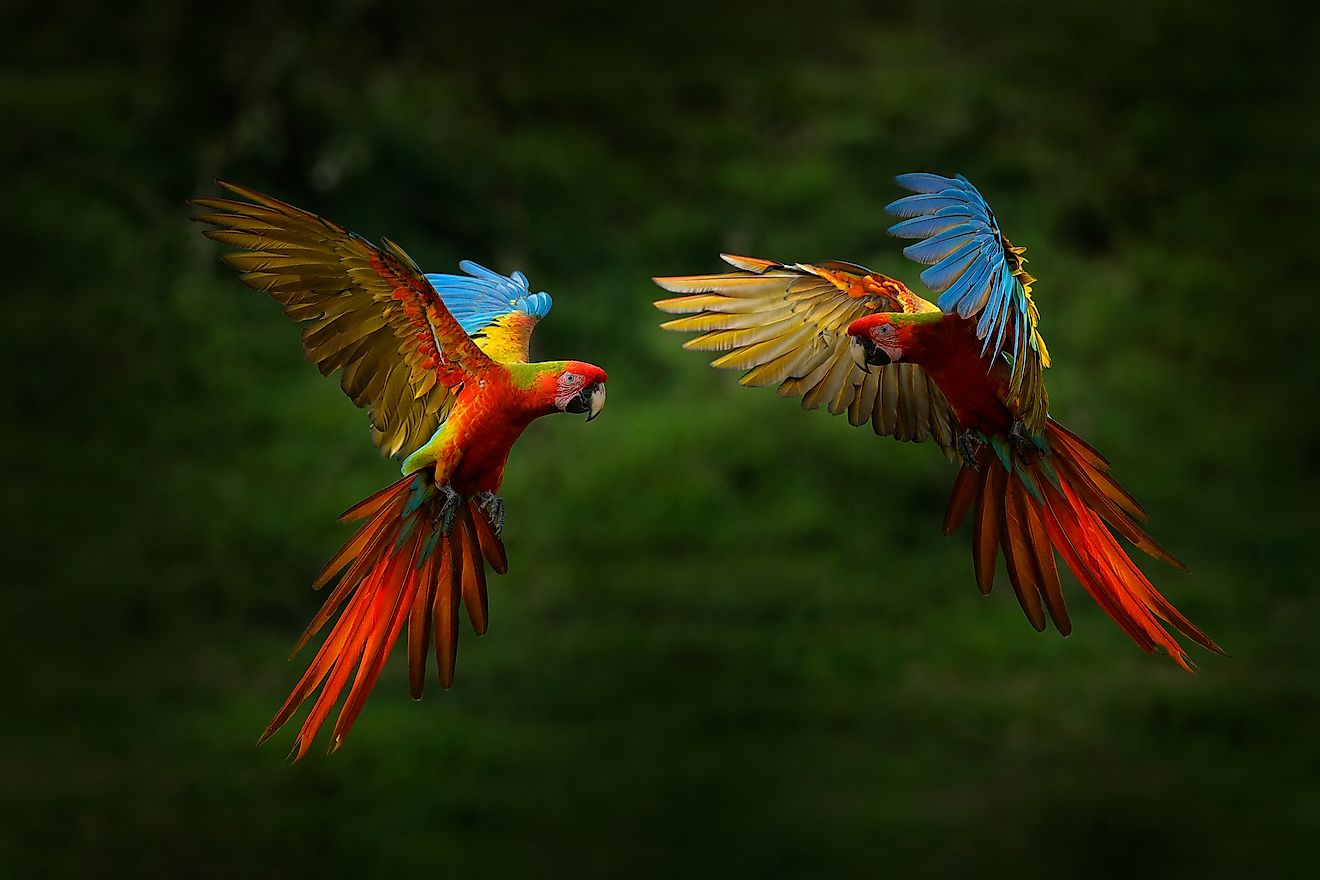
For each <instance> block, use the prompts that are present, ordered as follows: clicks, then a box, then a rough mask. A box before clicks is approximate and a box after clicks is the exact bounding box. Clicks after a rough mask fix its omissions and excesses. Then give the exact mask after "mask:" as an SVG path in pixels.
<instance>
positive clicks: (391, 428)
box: [191, 181, 493, 456]
mask: <svg viewBox="0 0 1320 880" xmlns="http://www.w3.org/2000/svg"><path fill="white" fill-rule="evenodd" d="M220 185H221V186H223V187H225V188H226V189H228V190H229V191H230V192H233V193H235V194H236V195H239V196H242V197H243V198H245V199H248V200H249V201H248V202H240V201H235V200H232V199H193V200H191V204H194V205H198V206H200V207H202V208H208V209H210V211H211V213H205V214H198V215H196V216H194V217H193V218H192V219H193V220H199V221H201V222H203V223H209V224H211V225H212V226H214V227H216V228H215V229H208V230H206V232H205V235H206V236H208V237H209V238H213V239H215V240H216V241H221V242H224V243H225V244H231V245H235V246H237V247H240V248H244V249H245V251H244V252H240V253H234V254H226V255H225V257H224V260H225V262H226V263H228V264H229V265H231V266H233V267H234V268H235V269H237V270H238V271H239V272H240V273H241V274H240V275H239V280H240V281H242V282H243V283H244V284H246V285H247V286H248V287H251V288H253V289H255V290H264V291H266V292H267V293H269V294H270V295H271V296H272V297H274V298H275V300H276V301H277V302H279V303H280V305H282V306H283V307H284V314H286V315H288V316H289V317H290V318H292V319H293V320H295V321H304V322H306V325H305V326H304V328H303V331H302V341H303V349H304V350H305V352H306V355H307V359H308V360H309V361H311V362H312V363H313V364H315V365H316V366H317V368H318V369H320V371H321V373H322V374H323V375H326V376H328V375H330V374H331V373H332V372H334V371H335V370H341V369H342V371H343V372H342V374H341V377H340V386H341V387H342V388H343V389H344V393H346V394H347V395H348V396H349V397H350V398H352V400H353V402H354V403H356V404H357V405H358V406H361V407H366V408H368V409H369V411H370V416H371V425H372V428H373V432H372V433H373V436H374V439H375V441H376V445H377V446H379V447H380V449H381V451H382V452H384V453H385V454H386V455H391V456H393V455H398V454H399V453H401V452H410V451H412V450H413V449H416V448H417V447H419V446H420V445H421V444H423V443H425V442H426V441H427V440H428V439H429V438H430V437H431V435H432V434H434V433H435V430H436V428H438V427H439V425H440V423H441V422H442V421H443V420H444V418H445V416H446V415H447V414H448V411H449V407H450V406H451V405H452V403H453V395H454V393H456V392H457V390H458V388H459V387H460V386H461V385H462V384H463V382H464V381H465V380H466V379H467V378H468V377H470V376H472V375H473V374H476V373H480V372H481V371H483V370H485V369H488V368H489V367H491V366H493V362H492V361H491V359H490V358H489V357H487V356H486V354H484V353H483V352H482V351H481V349H480V348H478V347H477V345H476V343H475V342H473V341H472V340H471V339H470V338H468V335H467V334H466V333H464V332H463V328H462V327H461V326H460V325H459V323H458V322H457V321H456V320H454V318H453V316H452V315H451V314H450V313H449V311H448V310H447V309H446V308H445V305H444V303H443V302H442V301H441V300H440V297H438V296H436V294H435V291H434V290H432V289H431V285H430V284H428V283H427V281H426V279H425V278H423V277H422V274H421V271H420V270H419V269H418V268H417V266H416V265H415V264H414V263H413V261H412V260H411V259H409V257H408V255H407V254H405V253H404V252H403V250H402V249H401V248H400V247H399V246H398V245H396V244H394V243H393V242H391V241H389V240H385V241H384V242H383V243H382V246H381V247H380V248H376V247H373V246H372V245H371V244H369V243H368V242H367V241H366V240H365V239H363V238H361V237H360V236H357V235H354V234H353V233H351V232H349V231H348V230H346V229H345V228H344V227H342V226H340V225H338V224H337V223H333V222H331V221H329V220H326V219H324V218H322V217H318V216H316V215H315V214H309V213H307V212H306V211H302V210H300V209H298V208H295V207H293V206H292V205H287V204H285V203H284V202H281V201H279V200H277V199H273V198H270V197H269V196H265V195H262V194H261V193H258V192H256V191H254V190H250V189H247V188H245V187H240V186H235V185H234V184H230V183H225V182H223V181H220Z"/></svg>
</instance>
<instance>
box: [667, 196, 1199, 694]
mask: <svg viewBox="0 0 1320 880" xmlns="http://www.w3.org/2000/svg"><path fill="white" fill-rule="evenodd" d="M898 183H899V184H900V185H901V186H903V187H904V188H906V189H908V190H911V191H912V192H914V193H915V195H910V196H906V197H904V198H901V199H899V200H897V201H895V202H894V203H892V204H891V205H889V206H888V208H887V210H888V211H889V212H890V213H892V214H894V215H896V216H898V217H901V218H904V219H903V220H902V222H899V223H897V224H895V225H894V226H892V227H891V228H890V230H889V231H890V232H891V233H893V234H894V235H897V236H901V237H903V238H912V239H920V241H918V243H916V244H913V245H910V246H909V247H907V248H906V249H905V250H904V253H905V254H906V255H907V256H908V257H910V258H912V259H913V260H915V261H917V262H919V263H924V264H932V265H931V266H930V268H929V269H927V270H926V271H924V272H923V273H922V274H921V279H922V281H923V282H924V283H925V284H926V286H927V287H929V288H930V289H931V290H933V291H934V292H936V293H939V294H940V297H939V300H938V304H935V303H931V302H928V301H927V300H925V299H922V298H921V297H919V296H917V295H916V294H914V293H913V292H912V291H911V290H909V289H908V288H907V287H906V286H905V285H904V284H903V283H902V282H901V281H897V280H895V279H893V278H889V277H887V276H885V275H881V274H879V273H877V272H872V271H870V270H868V269H865V268H863V267H861V266H857V265H854V264H852V263H839V262H827V263H819V264H816V265H808V264H804V263H797V264H791V265H790V264H783V263H775V262H772V261H770V260H760V259H753V258H749V257H734V256H728V255H725V256H724V260H725V261H726V262H728V263H729V264H731V265H732V266H733V267H734V268H735V269H736V270H737V271H735V272H726V273H723V274H718V275H688V276H678V277H670V278H656V279H655V282H656V283H657V284H658V285H660V287H662V288H664V289H665V290H668V291H670V292H672V293H677V294H681V295H680V296H676V297H673V298H671V299H665V300H661V301H659V302H657V303H656V306H657V307H658V308H660V309H661V310H662V311H665V312H670V313H674V314H681V315H685V316H686V317H682V318H677V319H675V320H671V321H668V322H666V323H665V324H663V325H662V326H663V327H664V328H665V329H667V330H677V331H696V332H700V333H701V334H702V335H700V336H698V337H696V338H694V339H690V340H688V341H687V342H686V343H684V346H683V347H684V348H690V349H697V350H700V351H718V352H725V353H724V354H722V355H721V356H720V357H719V358H717V359H716V360H714V361H712V362H711V365H712V366H714V367H719V368H724V369H736V370H746V371H747V372H746V373H745V374H744V375H743V376H742V379H741V382H742V384H744V385H756V386H761V385H778V386H779V393H780V395H781V396H785V397H790V396H799V395H800V396H801V397H802V405H803V407H804V408H807V409H815V408H816V407H818V406H819V405H821V404H822V403H823V404H825V405H826V406H827V407H828V408H829V411H830V412H831V413H835V414H839V413H843V412H847V413H848V418H849V421H851V422H852V424H854V425H861V424H862V423H864V422H866V421H870V422H871V425H872V427H873V428H874V429H875V432H876V433H877V434H881V435H892V436H894V437H896V438H897V439H899V440H924V439H925V438H927V437H932V438H934V439H935V441H936V442H937V443H938V444H939V445H940V446H941V447H942V448H943V449H944V451H945V454H946V456H948V457H950V458H952V457H953V455H954V453H955V450H956V451H957V453H959V454H960V455H961V458H962V469H961V471H960V472H959V474H958V478H957V480H956V482H955V483H954V488H953V495H952V497H951V498H950V500H949V508H948V512H947V514H946V516H945V519H944V532H945V534H951V533H952V532H953V531H954V530H955V529H956V528H957V527H958V525H959V524H960V523H961V522H962V520H963V519H964V517H965V516H966V514H967V512H968V511H969V510H970V509H972V508H973V507H975V512H974V514H973V521H974V531H973V537H972V558H973V562H974V566H975V571H976V581H977V584H978V585H979V586H980V589H981V592H982V593H987V594H988V593H989V592H990V588H991V586H992V584H993V580H994V569H995V560H996V557H997V555H998V551H999V549H1000V548H1002V549H1003V551H1004V559H1005V562H1006V564H1007V568H1008V576H1009V580H1010V581H1012V583H1013V589H1014V590H1015V591H1016V593H1017V597H1018V601H1019V602H1020V603H1021V605H1022V609H1023V611H1025V612H1026V615H1027V617H1028V619H1029V620H1030V621H1031V624H1032V626H1034V627H1035V628H1036V629H1037V630H1043V629H1044V628H1045V625H1046V614H1047V613H1048V615H1049V618H1050V619H1052V620H1053V621H1054V625H1055V627H1056V628H1057V629H1058V630H1059V632H1061V633H1062V634H1064V635H1067V634H1068V633H1069V632H1071V631H1072V624H1071V622H1070V621H1069V619H1068V610H1067V607H1066V606H1065V605H1064V601H1063V594H1062V592H1061V590H1060V586H1059V575H1058V570H1057V568H1056V567H1055V560H1054V554H1055V552H1056V551H1057V552H1058V554H1059V556H1061V557H1062V558H1063V561H1064V564H1065V565H1067V566H1068V568H1069V569H1071V570H1072V572H1073V574H1074V575H1075V576H1076V577H1077V580H1078V581H1080V582H1081V584H1082V586H1083V587H1084V588H1085V589H1086V591H1087V592H1088V593H1090V595H1091V597H1092V598H1093V599H1095V601H1096V602H1097V603H1099V604H1100V606H1101V607H1102V608H1103V609H1104V610H1105V612H1106V613H1107V614H1109V616H1110V617H1112V618H1113V619H1114V621H1115V622H1116V623H1118V625H1119V626H1120V627H1122V629H1123V631H1124V632H1126V633H1127V634H1128V636H1130V637H1131V638H1132V639H1133V641H1135V642H1136V643H1137V644H1138V645H1140V646H1141V647H1142V648H1143V649H1144V650H1146V651H1147V652H1153V651H1154V650H1156V649H1157V648H1159V649H1162V650H1163V651H1165V652H1167V653H1168V654H1169V656H1171V657H1172V658H1173V659H1174V660H1175V661H1176V662H1177V663H1178V665H1180V666H1182V667H1183V668H1185V669H1191V668H1192V662H1191V660H1190V658H1189V657H1188V656H1187V654H1186V652H1185V651H1184V650H1183V648H1182V646H1181V645H1180V644H1179V643H1178V642H1177V641H1176V640H1175V639H1174V638H1173V636H1171V635H1170V634H1169V632H1168V631H1166V630H1165V628H1164V626H1163V625H1161V622H1163V623H1166V624H1170V625H1171V626H1172V627H1173V628H1174V629H1176V630H1178V631H1179V632H1181V633H1182V634H1183V635H1185V636H1186V637H1188V638H1190V639H1191V640H1192V641H1194V642H1196V643H1197V644H1199V645H1202V646H1204V647H1205V648H1208V649H1210V650H1212V651H1216V652H1219V653H1222V651H1221V650H1220V648H1219V647H1218V646H1217V645H1216V644H1215V643H1214V642H1213V641H1211V640H1210V638H1209V637H1207V636H1206V635H1205V634H1204V633H1202V632H1201V631H1200V630H1199V629H1197V628H1196V627H1195V626H1193V625H1192V623H1191V622H1190V621H1188V620H1187V618H1186V617H1184V616H1183V615H1182V614H1181V613H1179V612H1178V611H1177V609H1175V608H1174V607H1173V606H1172V605H1170V604H1169V602H1168V601H1167V600H1165V598H1164V597H1163V596H1161V595H1160V594H1159V593H1158V592H1157V591H1156V590H1155V588H1154V587H1153V586H1151V584H1150V581H1148V580H1147V579H1146V577H1145V575H1143V574H1142V573H1141V571H1140V569H1138V568H1137V567H1136V565H1135V564H1134V563H1133V562H1132V560H1131V559H1130V558H1128V556H1127V554H1126V553H1124V551H1123V549H1122V548H1121V547H1120V546H1119V544H1118V542H1117V541H1116V540H1115V538H1114V535H1113V534H1111V531H1110V530H1111V529H1112V530H1113V532H1115V533H1117V534H1118V535H1121V536H1123V537H1124V538H1126V539H1128V540H1129V541H1131V542H1132V543H1133V544H1135V545H1136V546H1137V547H1138V548H1140V549H1141V550H1143V551H1144V552H1146V553H1148V554H1149V555H1151V556H1153V557H1154V558H1156V559H1160V560H1163V561H1165V562H1167V563H1169V564H1171V565H1173V566H1175V567H1176V568H1179V569H1182V570H1184V571H1185V570H1186V566H1184V565H1183V564H1182V563H1181V562H1180V561H1179V560H1178V559H1176V558H1175V557H1174V556H1173V555H1172V554H1171V553H1169V552H1168V551H1167V550H1165V549H1164V548H1163V547H1161V546H1159V545H1158V544H1156V543H1155V542H1154V541H1153V540H1151V539H1150V537H1149V536H1148V535H1147V534H1146V533H1145V532H1144V531H1142V529H1141V528H1140V526H1138V522H1145V521H1146V518H1147V517H1146V513H1145V511H1143V510H1142V509H1141V507H1140V505H1138V504H1137V502H1136V501H1135V500H1134V499H1133V498H1132V496H1131V495H1129V494H1128V493H1127V492H1126V491H1125V490H1124V489H1123V488H1122V487H1121V486H1119V484H1118V483H1117V482H1116V481H1115V480H1114V478H1113V477H1112V476H1110V474H1109V463H1108V462H1107V461H1105V459H1104V458H1102V457H1101V456H1100V454H1099V453H1097V452H1096V451H1095V450H1094V449H1092V448H1091V447H1090V446H1088V445H1087V444H1086V443H1085V442H1083V441H1082V440H1081V439H1080V438H1078V437H1077V436H1076V435H1075V434H1073V433H1071V432H1070V431H1068V430H1067V429H1065V428H1063V427H1062V426H1061V425H1059V424H1058V423H1057V422H1055V421H1054V420H1053V419H1052V418H1050V417H1049V416H1048V413H1047V410H1048V399H1047V396H1046V393H1045V385H1044V383H1043V381H1042V375H1041V374H1042V371H1043V370H1044V368H1046V367H1048V366H1049V363H1050V358H1049V353H1048V351H1047V350H1046V348H1045V342H1044V340H1043V339H1042V338H1041V335H1040V331H1039V329H1038V323H1039V313H1038V311H1037V309H1036V304H1035V302H1034V301H1033V300H1032V297H1031V288H1032V283H1033V282H1034V281H1035V280H1036V279H1035V278H1033V277H1032V276H1031V275H1030V274H1028V273H1027V271H1026V269H1025V268H1024V266H1023V264H1024V263H1025V262H1026V259H1025V258H1024V257H1023V253H1024V250H1025V249H1024V248H1020V247H1014V246H1013V245H1012V244H1011V243H1010V242H1009V240H1008V239H1007V238H1006V237H1005V236H1004V234H1003V233H1002V232H1000V229H999V224H998V221H997V220H996V218H995V215H994V214H993V212H991V210H990V207H989V205H988V204H986V202H985V200H984V199H983V198H982V197H981V194H980V193H979V192H978V191H977V189H976V187H974V186H973V185H972V184H971V182H969V181H968V180H967V179H966V178H965V177H963V176H962V175H958V176H957V177H956V178H947V177H941V176H939V175H935V174H904V175H901V176H900V177H899V178H898ZM1106 525H1107V526H1108V528H1106Z"/></svg>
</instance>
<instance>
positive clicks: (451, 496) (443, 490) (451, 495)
mask: <svg viewBox="0 0 1320 880" xmlns="http://www.w3.org/2000/svg"><path fill="white" fill-rule="evenodd" d="M435 488H436V490H437V491H439V492H440V495H441V496H442V497H443V498H444V501H443V502H442V503H441V504H440V512H439V513H437V514H436V515H435V521H436V522H437V523H439V524H440V532H441V533H442V534H445V535H447V534H449V530H450V529H452V528H453V527H454V519H455V517H457V516H458V506H459V505H460V504H462V503H463V496H462V495H460V494H458V491H457V490H455V489H454V487H453V486H451V485H449V484H448V483H437V484H436V487H435Z"/></svg>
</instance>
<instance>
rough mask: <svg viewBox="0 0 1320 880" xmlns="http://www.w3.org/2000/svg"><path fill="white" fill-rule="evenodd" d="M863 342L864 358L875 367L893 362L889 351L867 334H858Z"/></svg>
mask: <svg viewBox="0 0 1320 880" xmlns="http://www.w3.org/2000/svg"><path fill="white" fill-rule="evenodd" d="M857 339H859V340H861V343H862V359H863V360H864V361H866V363H868V364H870V365H871V366H874V367H884V366H888V365H889V364H892V363H893V360H891V359H890V357H889V353H888V352H887V351H885V350H884V349H883V348H881V347H880V346H878V345H876V344H875V343H874V342H873V341H872V340H870V339H868V338H867V337H865V336H858V337H857Z"/></svg>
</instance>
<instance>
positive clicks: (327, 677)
mask: <svg viewBox="0 0 1320 880" xmlns="http://www.w3.org/2000/svg"><path fill="white" fill-rule="evenodd" d="M437 496H438V492H437V491H436V488H435V483H434V478H433V476H432V474H431V471H430V470H429V469H427V470H423V471H418V472H415V473H412V474H409V475H408V476H406V477H404V478H403V479H401V480H399V481H398V482H396V483H393V484H392V485H389V486H387V487H385V488H384V489H382V490H380V491H379V492H377V493H376V494H375V495H372V496H371V497H370V498H367V499H366V500H364V501H362V502H361V503H359V504H357V505H354V506H353V507H352V508H350V509H349V510H348V511H346V512H345V513H344V515H343V516H341V517H340V521H341V522H355V521H358V520H366V522H365V524H364V525H362V526H361V528H359V529H358V531H357V533H356V534H354V535H353V537H352V538H350V539H349V540H348V543H347V544H345V545H344V546H343V547H342V548H341V549H340V550H339V552H338V553H336V554H335V555H334V558H333V559H331V560H330V562H329V563H328V564H327V565H326V567H325V569H324V570H323V571H322V572H321V574H320V576H319V577H317V579H316V583H315V584H314V586H315V588H316V589H320V588H321V587H323V586H325V585H326V584H327V583H329V582H330V581H331V579H333V578H334V576H335V575H336V574H338V573H339V572H341V571H344V569H346V568H347V569H348V570H347V571H346V572H345V573H344V575H343V577H341V578H340V579H339V582H338V583H337V584H336V585H335V588H334V589H333V590H332V591H331V592H330V595H329V596H327V597H326V600H325V604H324V605H323V606H321V610H320V612H318V613H317V615H316V617H314V618H313V619H312V622H311V623H310V624H308V626H307V629H306V631H304V632H303V634H302V638H300V639H299V640H298V644H297V645H296V646H295V647H294V649H293V653H294V654H297V653H298V651H299V650H301V649H302V647H303V646H304V645H305V644H307V642H308V641H309V640H310V639H311V638H312V636H314V635H316V633H317V632H319V631H320V630H321V628H322V627H323V626H325V624H326V623H327V622H328V621H329V620H330V618H332V617H334V615H335V612H336V611H338V610H339V608H340V606H342V605H344V603H345V602H347V603H348V604H347V606H346V607H345V608H344V611H343V613H342V614H340V615H339V619H338V620H336V621H335V624H334V626H333V627H331V629H330V634H329V635H328V636H327V637H326V639H325V641H324V643H322V645H321V649H320V650H319V651H317V653H316V657H315V658H313V660H312V663H311V665H310V666H308V668H307V671H306V672H305V673H303V677H302V679H301V680H300V681H299V682H298V685H297V686H296V687H295V688H294V689H293V693H291V694H289V698H288V699H287V700H285V701H284V705H283V706H282V707H281V708H280V711H279V712H278V713H276V715H275V717H274V719H272V720H271V722H270V725H269V726H268V727H267V728H266V731H265V732H264V733H263V734H262V735H261V739H260V740H259V743H264V742H265V741H266V740H267V739H269V738H270V737H271V735H272V734H273V733H275V731H276V730H279V728H280V727H282V726H283V725H284V723H285V722H287V721H288V720H289V719H290V718H291V717H292V716H293V714H294V713H295V712H297V711H298V707H299V706H301V705H302V703H303V701H305V700H306V699H307V698H308V697H309V696H311V695H312V693H313V692H315V691H316V689H317V687H318V686H319V687H320V689H321V692H320V694H319V695H317V698H316V702H315V703H314V704H313V705H312V710H311V712H310V713H308V715H307V719H306V720H305V721H304V722H303V725H302V729H301V730H299V731H298V736H297V739H295V740H294V760H295V761H296V760H298V759H299V758H301V757H302V756H303V755H305V754H307V750H308V749H309V748H310V747H311V744H312V740H313V739H315V738H316V734H317V731H318V730H319V729H320V727H321V725H322V724H323V723H324V722H325V720H326V717H327V716H328V715H329V714H330V710H331V709H332V708H333V707H334V704H335V703H336V702H337V701H338V700H339V695H340V693H342V692H343V690H344V686H345V685H346V684H348V678H349V675H350V673H353V671H354V668H355V667H356V674H355V675H354V676H353V682H352V684H351V685H349V688H348V698H347V699H346V700H345V701H344V705H343V708H341V709H340V710H339V717H338V719H337V720H336V721H335V728H334V733H333V734H332V736H331V741H330V750H331V751H334V750H335V749H337V748H339V746H340V744H341V743H342V742H343V740H344V737H345V736H346V735H347V734H348V731H349V728H351V727H352V726H353V722H354V721H355V720H356V719H357V717H358V713H360V712H361V711H362V706H363V705H364V704H365V703H366V701H367V696H368V695H369V694H370V693H371V688H372V686H373V685H375V683H376V679H378V678H379V677H380V673H381V670H382V669H383V668H384V667H385V660H386V658H387V657H388V656H389V653H390V649H391V648H392V647H393V646H394V642H395V640H396V639H398V637H399V634H400V633H401V632H402V631H403V628H404V626H405V625H406V626H407V628H408V687H409V690H410V692H411V693H412V697H413V699H415V700H416V699H420V698H421V696H422V686H423V682H424V679H425V676H426V653H427V646H428V642H429V641H430V638H431V629H432V627H434V630H435V660H436V665H437V666H438V667H439V671H440V684H441V686H442V687H444V688H446V689H447V688H449V686H450V685H451V684H453V681H454V660H455V657H456V652H457V649H458V606H459V602H460V598H461V601H462V604H463V606H464V607H465V608H466V609H467V613H468V619H469V620H471V621H472V628H473V629H474V630H475V631H476V633H477V635H482V634H483V633H485V632H486V622H487V620H486V616H487V608H488V606H487V600H486V571H485V566H486V564H489V565H490V567H491V568H492V569H493V570H494V571H495V572H497V573H499V574H504V573H505V572H506V571H508V561H507V559H506V557H505V555H504V544H503V543H502V542H501V541H500V539H499V536H498V535H496V534H495V532H494V531H493V530H492V529H491V527H490V524H489V522H488V521H487V519H486V517H485V515H484V514H483V513H482V512H481V511H480V510H479V509H477V507H476V505H475V504H474V503H473V502H472V501H471V500H470V499H464V500H463V503H462V504H461V505H460V506H459V511H458V515H457V516H456V517H455V518H454V521H453V527H452V528H451V529H450V531H449V534H448V535H445V534H443V533H442V530H441V526H440V524H439V523H438V522H437V521H436V520H437V517H438V516H439V513H440V504H441V502H440V501H439V499H438V497H437ZM483 559H484V562H483ZM290 659H292V656H291V658H290Z"/></svg>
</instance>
